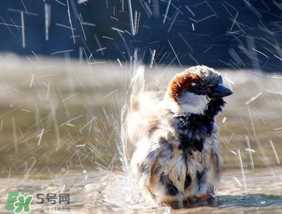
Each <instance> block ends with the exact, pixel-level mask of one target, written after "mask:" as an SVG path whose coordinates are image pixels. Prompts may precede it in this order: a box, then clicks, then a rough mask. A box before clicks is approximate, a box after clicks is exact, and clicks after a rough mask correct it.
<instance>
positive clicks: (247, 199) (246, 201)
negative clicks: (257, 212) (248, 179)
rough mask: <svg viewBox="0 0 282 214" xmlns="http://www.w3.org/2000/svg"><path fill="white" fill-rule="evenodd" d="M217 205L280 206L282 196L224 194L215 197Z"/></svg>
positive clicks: (281, 204)
mask: <svg viewBox="0 0 282 214" xmlns="http://www.w3.org/2000/svg"><path fill="white" fill-rule="evenodd" d="M217 201H218V202H217V203H218V204H217V206H218V207H268V206H282V196H277V195H264V194H248V195H225V196H219V197H218V199H217Z"/></svg>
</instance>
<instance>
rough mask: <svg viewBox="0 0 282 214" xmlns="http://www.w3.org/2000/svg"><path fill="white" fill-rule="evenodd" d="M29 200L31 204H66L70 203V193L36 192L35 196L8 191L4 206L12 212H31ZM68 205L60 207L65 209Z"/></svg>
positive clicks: (24, 213)
mask: <svg viewBox="0 0 282 214" xmlns="http://www.w3.org/2000/svg"><path fill="white" fill-rule="evenodd" d="M31 202H33V204H48V205H56V204H59V205H68V204H70V194H68V193H60V194H56V193H46V194H44V193H37V194H36V197H33V196H32V195H29V194H26V193H22V192H9V193H8V198H7V203H6V208H7V210H8V211H10V212H11V213H13V214H27V213H30V212H31V206H32V204H31ZM67 208H68V207H60V209H67Z"/></svg>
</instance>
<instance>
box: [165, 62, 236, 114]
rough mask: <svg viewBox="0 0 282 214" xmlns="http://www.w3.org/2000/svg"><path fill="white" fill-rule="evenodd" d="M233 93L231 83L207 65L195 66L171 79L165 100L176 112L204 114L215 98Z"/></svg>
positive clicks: (218, 98)
mask: <svg viewBox="0 0 282 214" xmlns="http://www.w3.org/2000/svg"><path fill="white" fill-rule="evenodd" d="M231 94H232V89H231V84H230V82H229V81H228V80H226V79H225V78H223V77H222V76H221V74H220V73H219V72H217V71H215V70H214V69H212V68H209V67H207V66H194V67H190V68H189V69H187V70H185V71H184V72H181V73H178V74H176V75H175V77H174V78H173V79H172V80H171V81H170V83H169V85H168V88H167V92H166V97H165V100H167V101H169V103H170V104H171V108H172V110H173V111H174V112H178V113H192V114H203V112H204V111H205V110H206V109H207V108H208V104H209V103H210V102H211V101H212V100H213V101H214V100H222V98H223V97H226V96H229V95H231Z"/></svg>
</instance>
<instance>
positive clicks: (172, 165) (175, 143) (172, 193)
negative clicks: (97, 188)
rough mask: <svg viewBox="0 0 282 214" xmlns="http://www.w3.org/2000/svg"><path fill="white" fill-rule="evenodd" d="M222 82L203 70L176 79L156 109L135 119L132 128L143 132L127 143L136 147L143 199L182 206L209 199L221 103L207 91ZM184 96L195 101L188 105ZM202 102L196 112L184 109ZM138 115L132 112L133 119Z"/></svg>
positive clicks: (136, 171) (135, 170) (134, 169)
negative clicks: (130, 142)
mask: <svg viewBox="0 0 282 214" xmlns="http://www.w3.org/2000/svg"><path fill="white" fill-rule="evenodd" d="M221 81H222V79H221V76H220V74H219V73H217V72H215V71H214V70H213V69H210V68H208V67H206V66H196V67H192V68H190V69H188V70H187V71H185V72H183V73H180V74H178V75H176V76H175V77H174V78H173V79H172V81H171V82H170V84H169V86H168V89H167V92H166V94H165V96H164V98H161V99H159V100H158V102H157V103H158V105H156V106H155V108H156V109H157V110H156V111H154V112H153V113H151V114H147V115H146V117H140V118H143V120H144V121H142V125H140V126H138V123H139V121H135V123H136V124H137V125H136V127H137V128H135V129H131V132H134V131H135V132H138V133H142V134H139V135H135V136H138V137H135V138H131V139H130V140H131V141H135V142H133V143H134V144H135V146H136V148H135V152H134V154H133V156H132V160H131V169H132V172H133V174H134V175H135V176H136V178H137V179H138V182H139V185H140V186H141V187H143V189H144V191H145V192H146V193H148V194H147V195H149V196H150V197H152V198H153V199H154V200H156V201H157V202H159V203H160V204H164V205H169V206H172V207H175V208H181V207H189V206H192V205H194V204H195V203H198V202H207V201H210V200H212V199H213V198H214V185H215V183H216V181H217V180H218V178H219V175H220V155H219V149H218V137H217V126H216V123H215V116H216V115H217V114H218V113H219V112H220V111H221V110H222V108H223V106H224V103H225V102H224V100H223V99H222V96H218V95H217V96H215V97H213V96H212V91H211V90H212V89H213V88H215V87H216V86H217V85H218V84H221ZM204 87H207V88H204ZM185 93H189V94H190V93H193V94H194V95H193V96H186V94H185ZM208 94H209V95H208ZM229 95H230V94H229ZM225 96H227V95H225ZM187 97H188V98H193V99H194V98H195V99H199V101H196V102H192V101H191V102H190V101H189V99H187ZM183 98H185V99H183ZM155 99H156V97H155ZM205 99H207V102H206V100H205ZM203 101H204V104H206V106H205V108H204V109H203V110H201V111H197V110H196V111H195V107H197V106H193V108H191V106H189V105H191V103H193V105H197V104H198V103H200V102H203ZM168 102H172V104H171V103H169V105H167V103H168ZM187 105H188V107H187ZM171 106H172V107H171ZM175 106H177V108H175ZM190 110H191V111H192V112H189V111H190ZM138 111H140V109H139V110H138ZM138 111H135V112H132V113H131V114H132V115H134V114H137V115H138V114H140V113H138ZM132 115H129V118H133V117H131V116H132ZM131 122H132V121H131ZM140 124H141V123H140ZM131 134H132V133H131ZM133 134H134V133H133Z"/></svg>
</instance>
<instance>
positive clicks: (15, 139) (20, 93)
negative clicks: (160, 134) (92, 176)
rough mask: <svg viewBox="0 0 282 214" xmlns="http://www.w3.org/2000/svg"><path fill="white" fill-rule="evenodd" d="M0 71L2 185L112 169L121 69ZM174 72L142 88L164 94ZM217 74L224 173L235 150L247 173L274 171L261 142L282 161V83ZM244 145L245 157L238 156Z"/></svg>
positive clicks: (40, 65) (82, 66) (57, 66)
mask: <svg viewBox="0 0 282 214" xmlns="http://www.w3.org/2000/svg"><path fill="white" fill-rule="evenodd" d="M0 69H1V72H0V135H1V138H0V175H1V176H2V177H9V176H16V175H25V176H31V177H40V176H42V174H46V175H54V174H58V173H64V172H66V171H68V170H81V171H83V170H92V169H94V168H95V167H97V166H99V167H105V168H107V169H109V168H118V167H119V166H120V161H119V157H118V155H117V148H116V144H117V143H118V142H119V140H120V139H119V138H120V136H119V133H120V121H119V119H120V109H121V107H122V105H123V103H124V102H125V100H126V89H127V87H128V82H129V76H130V75H129V74H130V67H129V66H128V65H124V66H119V65H118V64H112V63H106V62H104V63H96V64H87V63H81V62H70V61H56V60H48V59H37V58H32V59H30V60H27V59H22V58H17V57H10V56H2V57H1V59H0ZM182 69H183V68H172V67H155V68H153V69H148V72H147V73H146V78H147V80H148V83H150V84H149V85H150V86H149V87H151V88H155V87H160V86H162V87H163V88H164V87H165V86H166V83H167V81H168V80H169V79H170V78H171V77H172V76H173V74H174V73H175V72H178V71H180V70H182ZM223 73H224V75H226V76H227V77H228V78H230V79H231V80H232V81H233V82H234V90H235V94H234V95H233V96H231V97H229V98H228V99H227V105H226V108H225V111H224V112H223V113H222V114H221V115H220V117H219V118H218V125H219V126H220V133H221V137H220V139H221V148H222V155H223V160H224V167H225V169H230V168H238V167H240V162H239V159H238V155H237V153H238V150H240V153H241V156H242V159H243V163H244V167H245V168H250V167H251V166H252V165H251V161H250V153H251V154H252V158H253V160H254V166H255V168H258V167H268V166H274V165H279V160H277V157H276V156H275V154H274V151H273V148H272V146H271V144H270V143H269V142H270V140H271V141H272V142H273V145H274V147H275V149H276V152H277V154H278V156H279V155H280V154H282V145H281V142H280V141H281V136H282V128H281V129H279V128H280V127H282V115H281V107H282V105H281V103H282V96H281V95H282V90H281V87H282V84H281V83H282V76H281V77H280V76H276V75H266V74H263V73H258V72H254V71H237V72H228V71H223ZM259 93H262V94H261V95H260V96H259V97H258V98H257V99H255V100H254V101H252V102H250V104H248V105H247V104H246V102H248V100H249V101H250V99H251V98H252V97H253V98H254V97H255V96H256V95H259ZM247 140H249V142H250V145H251V150H250V149H249V150H248V149H247V150H246V148H248V144H247ZM253 150H254V151H253ZM250 151H251V152H250ZM252 151H253V152H252ZM278 158H279V157H278Z"/></svg>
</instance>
